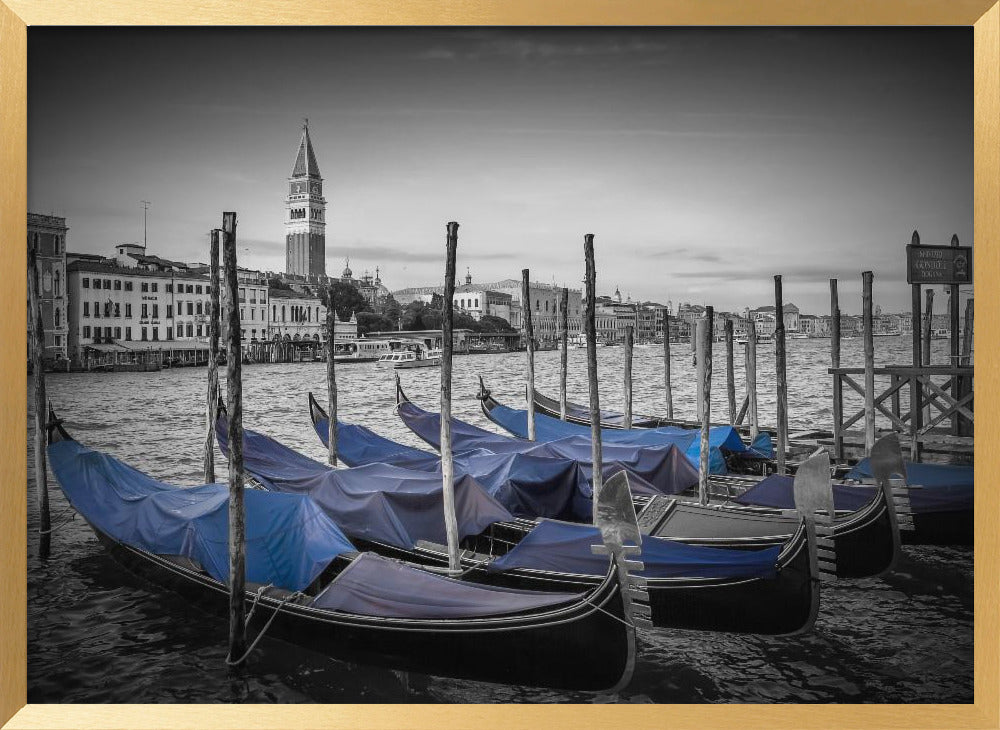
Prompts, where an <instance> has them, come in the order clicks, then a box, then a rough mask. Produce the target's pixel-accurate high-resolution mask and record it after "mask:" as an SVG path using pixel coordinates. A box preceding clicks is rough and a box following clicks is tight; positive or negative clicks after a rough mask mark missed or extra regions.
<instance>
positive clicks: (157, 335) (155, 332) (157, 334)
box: [153, 327, 160, 340]
mask: <svg viewBox="0 0 1000 730" xmlns="http://www.w3.org/2000/svg"><path fill="white" fill-rule="evenodd" d="M153 339H154V340H159V339H160V328H159V327H154V328H153Z"/></svg>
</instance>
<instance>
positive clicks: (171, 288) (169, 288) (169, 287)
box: [164, 284, 174, 340]
mask: <svg viewBox="0 0 1000 730" xmlns="http://www.w3.org/2000/svg"><path fill="white" fill-rule="evenodd" d="M164 291H165V292H167V294H171V293H172V292H173V291H174V285H173V284H167V285H166V286H165V287H164ZM167 339H168V340H169V339H170V338H169V337H167Z"/></svg>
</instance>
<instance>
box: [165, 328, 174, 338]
mask: <svg viewBox="0 0 1000 730" xmlns="http://www.w3.org/2000/svg"><path fill="white" fill-rule="evenodd" d="M167 339H168V340H172V339H174V328H173V327H167Z"/></svg>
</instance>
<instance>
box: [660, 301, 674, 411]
mask: <svg viewBox="0 0 1000 730" xmlns="http://www.w3.org/2000/svg"><path fill="white" fill-rule="evenodd" d="M663 391H664V397H665V398H666V399H667V419H668V420H673V418H674V394H673V391H672V390H671V388H670V315H669V314H667V313H666V312H664V314H663Z"/></svg>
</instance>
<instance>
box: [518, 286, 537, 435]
mask: <svg viewBox="0 0 1000 730" xmlns="http://www.w3.org/2000/svg"><path fill="white" fill-rule="evenodd" d="M521 317H522V318H523V320H524V339H525V345H526V347H525V352H526V353H527V362H526V368H527V372H526V374H525V379H526V380H527V385H526V386H525V390H526V394H525V395H526V399H527V407H528V440H529V441H534V440H535V329H534V327H533V326H532V324H531V284H530V272H529V271H528V269H521Z"/></svg>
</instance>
